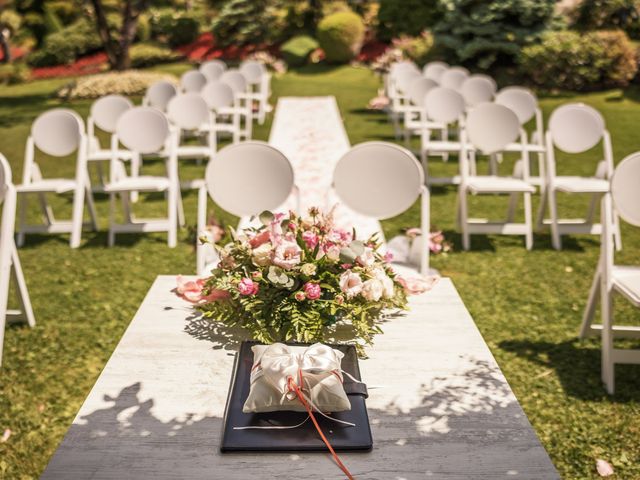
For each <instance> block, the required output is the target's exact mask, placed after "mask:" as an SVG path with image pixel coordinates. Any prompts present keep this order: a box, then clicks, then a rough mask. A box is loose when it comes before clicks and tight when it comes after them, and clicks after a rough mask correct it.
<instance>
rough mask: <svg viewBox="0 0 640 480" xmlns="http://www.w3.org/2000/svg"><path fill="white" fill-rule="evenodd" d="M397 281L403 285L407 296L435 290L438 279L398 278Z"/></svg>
mask: <svg viewBox="0 0 640 480" xmlns="http://www.w3.org/2000/svg"><path fill="white" fill-rule="evenodd" d="M396 281H397V282H398V283H399V284H400V285H402V287H403V288H404V291H405V293H406V294H407V295H419V294H421V293H424V292H427V291H429V290H431V289H432V288H433V286H434V285H435V284H436V282H437V281H438V277H409V278H404V277H401V276H397V277H396Z"/></svg>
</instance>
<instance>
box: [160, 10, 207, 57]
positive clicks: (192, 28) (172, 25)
mask: <svg viewBox="0 0 640 480" xmlns="http://www.w3.org/2000/svg"><path fill="white" fill-rule="evenodd" d="M149 23H150V26H151V36H152V37H153V38H154V39H156V40H164V41H166V42H167V43H168V44H169V45H171V46H172V47H177V46H179V45H185V44H187V43H191V42H193V41H195V40H196V39H197V38H198V35H199V34H200V23H199V22H198V20H197V19H196V18H195V16H193V15H192V14H191V13H187V12H176V11H175V10H174V9H172V8H163V9H160V10H155V11H152V12H151V16H150V21H149Z"/></svg>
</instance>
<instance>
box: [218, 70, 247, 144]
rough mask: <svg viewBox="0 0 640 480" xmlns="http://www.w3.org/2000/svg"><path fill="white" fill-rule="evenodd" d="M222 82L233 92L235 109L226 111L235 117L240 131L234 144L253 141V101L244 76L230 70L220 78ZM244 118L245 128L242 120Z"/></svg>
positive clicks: (231, 108) (234, 119)
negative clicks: (241, 141)
mask: <svg viewBox="0 0 640 480" xmlns="http://www.w3.org/2000/svg"><path fill="white" fill-rule="evenodd" d="M220 81H221V82H222V83H226V84H227V85H229V86H230V87H231V90H233V97H234V103H233V107H230V108H227V109H225V112H226V113H229V114H231V115H232V116H233V121H234V123H236V126H237V129H238V131H239V135H238V138H234V142H238V141H240V140H251V134H252V129H253V112H252V109H251V101H250V98H249V96H248V86H249V84H248V82H247V79H246V78H244V75H243V74H242V73H240V71H239V70H237V69H233V68H232V69H229V70H227V71H225V72H224V73H223V74H222V75H221V76H220ZM243 118H244V127H243V126H242V119H243Z"/></svg>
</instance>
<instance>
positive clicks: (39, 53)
mask: <svg viewBox="0 0 640 480" xmlns="http://www.w3.org/2000/svg"><path fill="white" fill-rule="evenodd" d="M101 47H102V43H101V41H100V37H98V34H97V32H96V30H95V28H94V26H93V24H92V23H91V21H90V20H87V19H82V20H78V21H77V22H75V23H73V24H71V25H69V26H68V27H66V28H64V29H62V30H61V31H60V32H57V33H52V34H50V35H47V36H46V37H45V39H44V44H43V45H42V47H41V48H40V49H39V50H36V51H35V52H32V53H30V54H29V56H28V59H27V60H28V62H29V64H30V65H31V66H33V67H49V66H52V65H61V64H64V63H72V62H73V61H74V60H75V59H76V58H77V57H79V56H80V55H84V54H87V53H91V52H95V51H97V50H99V49H100V48H101Z"/></svg>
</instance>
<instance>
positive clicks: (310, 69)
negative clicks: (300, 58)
mask: <svg viewBox="0 0 640 480" xmlns="http://www.w3.org/2000/svg"><path fill="white" fill-rule="evenodd" d="M342 67H343V66H341V65H330V64H328V63H316V64H313V65H305V66H302V67H295V68H290V69H289V71H292V72H294V73H297V74H299V75H316V74H319V73H331V72H334V71H336V70H339V69H340V68H342Z"/></svg>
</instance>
